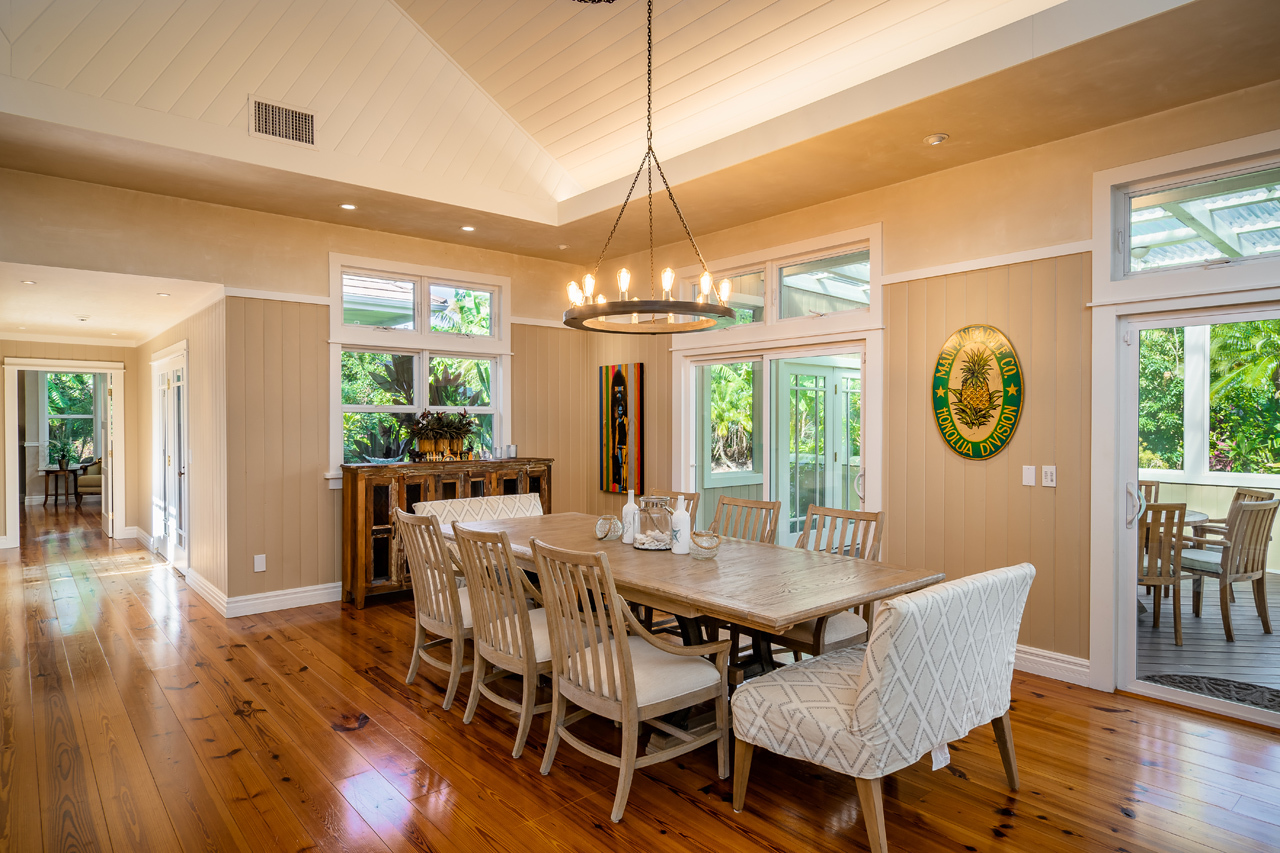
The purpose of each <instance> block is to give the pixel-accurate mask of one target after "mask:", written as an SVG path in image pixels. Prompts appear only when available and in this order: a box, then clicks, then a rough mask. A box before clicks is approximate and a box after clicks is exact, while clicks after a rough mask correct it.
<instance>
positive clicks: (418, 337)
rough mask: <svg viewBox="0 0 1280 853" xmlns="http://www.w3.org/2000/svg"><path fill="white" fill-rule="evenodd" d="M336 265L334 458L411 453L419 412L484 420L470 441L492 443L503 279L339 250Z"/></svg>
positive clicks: (501, 352) (486, 446)
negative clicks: (336, 424)
mask: <svg viewBox="0 0 1280 853" xmlns="http://www.w3.org/2000/svg"><path fill="white" fill-rule="evenodd" d="M331 267H332V270H333V272H332V286H331V306H332V307H331V311H330V318H331V319H330V324H331V338H330V340H331V343H332V346H333V347H334V349H335V350H336V353H337V357H336V362H337V364H336V369H337V371H338V374H339V375H338V381H337V382H336V383H335V393H336V400H335V403H336V406H335V411H336V414H337V415H340V418H341V439H340V454H339V453H338V452H337V447H335V454H334V455H335V457H336V458H335V463H347V464H349V463H360V462H374V463H378V462H397V461H401V460H403V459H405V458H407V456H408V452H409V450H410V449H412V444H413V441H412V439H411V437H410V432H409V431H410V426H411V424H412V423H413V421H414V419H415V418H416V417H417V416H418V414H419V413H421V412H423V411H435V412H461V411H466V412H467V413H468V414H469V415H472V416H474V417H475V419H476V421H477V422H478V424H479V429H478V431H477V433H475V434H473V436H472V439H471V441H470V443H469V446H468V449H470V450H473V451H475V452H477V453H483V452H485V451H492V449H493V447H494V444H495V442H501V441H502V439H503V428H504V427H503V422H502V415H503V410H504V405H505V403H504V401H507V400H509V398H510V392H509V390H508V389H506V388H505V387H504V385H503V382H502V377H503V371H504V367H505V361H506V358H507V352H506V350H507V348H508V346H509V344H507V343H506V341H508V340H509V338H510V336H509V334H508V331H509V319H508V317H507V313H508V312H507V311H506V309H505V300H506V295H507V286H508V281H507V279H505V278H500V277H497V276H489V275H482V274H476V273H467V272H461V271H457V270H437V269H432V268H426V267H418V266H413V265H407V264H396V265H392V264H389V263H385V262H378V261H370V260H369V259H363V258H360V259H357V258H345V257H341V256H331Z"/></svg>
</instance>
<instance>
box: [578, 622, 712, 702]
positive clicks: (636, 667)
mask: <svg viewBox="0 0 1280 853" xmlns="http://www.w3.org/2000/svg"><path fill="white" fill-rule="evenodd" d="M627 646H628V647H629V648H630V649H631V666H632V669H633V671H634V672H635V679H636V705H638V706H639V707H641V708H643V707H644V706H646V705H652V704H654V703H656V702H664V701H666V700H667V699H673V698H675V697H676V696H681V695H683V694H685V693H692V692H693V691H695V690H701V689H703V688H705V687H713V686H715V685H716V684H718V683H719V682H720V671H719V670H717V669H716V666H715V664H713V663H711V662H710V661H708V660H706V659H705V658H700V657H685V656H683V655H675V654H672V653H670V652H664V651H663V650H662V649H657V648H654V647H653V646H652V645H650V644H649V642H648V641H646V640H645V639H644V638H643V637H636V636H628V637H627ZM615 655H616V652H615ZM594 660H595V659H594V658H593V657H591V656H590V655H588V656H587V664H586V669H587V671H588V672H590V671H591V670H592V669H593V668H594ZM614 672H615V673H617V672H619V667H618V663H617V658H616V656H615V658H614ZM609 698H616V697H609Z"/></svg>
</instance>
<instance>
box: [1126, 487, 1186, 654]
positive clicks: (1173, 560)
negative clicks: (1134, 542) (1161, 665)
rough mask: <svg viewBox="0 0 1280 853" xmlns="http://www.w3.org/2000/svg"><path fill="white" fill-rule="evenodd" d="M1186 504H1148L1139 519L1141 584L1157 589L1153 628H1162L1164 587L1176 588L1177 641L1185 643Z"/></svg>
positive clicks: (1139, 576)
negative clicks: (1183, 607)
mask: <svg viewBox="0 0 1280 853" xmlns="http://www.w3.org/2000/svg"><path fill="white" fill-rule="evenodd" d="M1186 518H1187V505H1186V504H1153V503H1149V504H1147V509H1146V511H1145V512H1143V514H1142V517H1141V518H1140V519H1139V520H1138V585H1139V586H1144V587H1146V588H1147V592H1151V591H1152V590H1155V592H1156V594H1155V596H1154V598H1155V603H1154V604H1153V605H1152V607H1154V608H1155V613H1154V615H1153V616H1152V621H1151V627H1152V628H1156V629H1158V628H1159V627H1160V610H1161V608H1162V607H1163V606H1164V596H1163V595H1162V594H1161V592H1160V591H1161V590H1162V589H1164V588H1166V587H1172V588H1173V643H1174V645H1176V646H1180V645H1182V582H1183V581H1184V580H1187V579H1188V578H1190V575H1185V574H1183V572H1182V567H1183V550H1182V545H1183V537H1184V536H1186V534H1185V533H1184V532H1183V529H1182V528H1183V527H1184V526H1185V524H1186Z"/></svg>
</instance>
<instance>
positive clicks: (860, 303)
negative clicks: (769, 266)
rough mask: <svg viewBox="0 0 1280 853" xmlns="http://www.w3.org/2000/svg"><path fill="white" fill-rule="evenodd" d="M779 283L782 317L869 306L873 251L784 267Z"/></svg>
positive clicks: (867, 250) (780, 314) (828, 312)
mask: <svg viewBox="0 0 1280 853" xmlns="http://www.w3.org/2000/svg"><path fill="white" fill-rule="evenodd" d="M778 285H779V299H778V316H779V318H782V319H786V318H788V317H805V316H808V315H811V314H816V315H819V316H821V315H823V314H832V313H835V312H837V311H854V310H857V309H859V308H866V307H868V306H869V305H870V304H871V295H870V294H871V251H870V250H869V249H862V250H860V251H857V252H852V253H850V254H847V255H840V256H839V257H835V258H823V259H820V260H814V261H805V262H803V263H798V264H792V265H790V266H784V267H782V268H781V269H780V270H779V272H778Z"/></svg>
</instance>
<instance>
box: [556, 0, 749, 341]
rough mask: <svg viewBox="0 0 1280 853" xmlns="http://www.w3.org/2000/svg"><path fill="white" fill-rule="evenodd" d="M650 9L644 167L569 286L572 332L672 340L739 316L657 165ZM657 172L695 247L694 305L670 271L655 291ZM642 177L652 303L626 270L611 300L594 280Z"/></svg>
mask: <svg viewBox="0 0 1280 853" xmlns="http://www.w3.org/2000/svg"><path fill="white" fill-rule="evenodd" d="M577 2H579V3H599V2H602V0H577ZM603 2H612V0H603ZM648 6H649V10H648V15H649V17H648V24H647V28H646V29H647V33H648V39H649V42H648V45H649V52H648V61H647V67H646V71H647V76H646V93H647V99H646V104H647V106H646V130H645V142H646V145H647V147H646V148H645V152H644V157H643V158H642V159H641V160H640V168H638V169H636V174H635V177H634V178H632V179H631V189H629V190H627V197H626V198H625V199H623V200H622V208H621V209H620V210H619V211H618V218H617V219H615V220H614V221H613V229H612V230H611V231H610V232H609V237H608V238H607V239H606V240H605V241H604V247H603V248H601V249H600V256H599V257H598V258H596V265H595V268H594V269H593V270H592V272H590V273H588V274H587V275H585V276H583V278H582V284H581V285H579V284H578V282H576V281H573V282H570V283H569V302H570V306H569V310H567V311H565V312H564V324H565V325H566V326H569V327H571V328H574V329H583V330H585V331H595V332H615V333H619V334H631V335H674V334H680V333H682V332H698V331H702V330H703V329H710V328H713V327H714V326H715V325H716V323H718V322H719V321H720V320H721V319H729V320H732V319H734V317H735V316H736V315H735V314H734V311H733V309H732V308H730V307H729V295H730V290H731V286H730V283H729V280H728V279H724V280H723V281H721V282H720V286H719V287H718V288H717V287H713V286H712V279H711V271H710V270H709V269H708V268H707V262H706V261H704V260H703V258H702V252H701V251H700V250H699V249H698V244H697V243H696V242H695V241H694V239H693V232H691V231H690V230H689V223H688V222H685V219H684V213H682V212H681V210H680V205H679V204H677V203H676V196H675V193H673V192H672V191H671V185H670V184H669V183H667V176H666V175H665V174H664V173H663V171H662V163H661V162H659V161H658V155H657V154H655V153H654V151H653V0H648ZM655 168H656V169H657V170H658V178H659V179H660V180H661V181H662V186H663V187H664V188H665V189H666V191H667V198H668V199H670V200H671V206H672V207H673V208H674V209H675V212H676V216H677V217H678V218H679V219H680V225H681V226H683V227H684V235H685V237H687V238H688V239H689V245H690V246H692V247H693V252H694V254H695V255H697V257H698V263H699V264H700V265H701V266H702V276H701V277H700V278H699V280H698V291H697V292H696V293H695V294H694V297H695V298H694V299H692V300H684V299H677V298H675V297H673V295H672V288H673V287H674V285H675V278H676V274H675V271H674V270H672V269H671V268H670V267H667V268H666V269H664V270H663V271H662V295H661V296H659V295H658V294H657V292H656V289H655V283H656V279H655V277H654V274H653V170H654V169H655ZM641 173H646V174H647V175H648V183H649V195H648V200H649V298H648V299H641V298H640V297H639V296H633V295H632V291H631V272H630V271H629V270H627V269H626V268H625V267H624V268H623V269H620V270H618V296H617V298H616V299H612V300H611V299H609V298H608V297H606V296H605V295H604V294H603V293H601V292H599V291H598V290H597V289H596V277H597V276H598V275H599V273H600V263H601V262H602V261H603V260H604V255H605V252H607V251H608V250H609V244H610V243H611V242H612V241H613V236H614V235H615V234H616V233H618V223H620V222H621V221H622V214H624V213H626V212H627V204H628V203H630V201H631V195H632V193H634V192H635V191H636V184H637V183H639V181H640V175H641Z"/></svg>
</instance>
